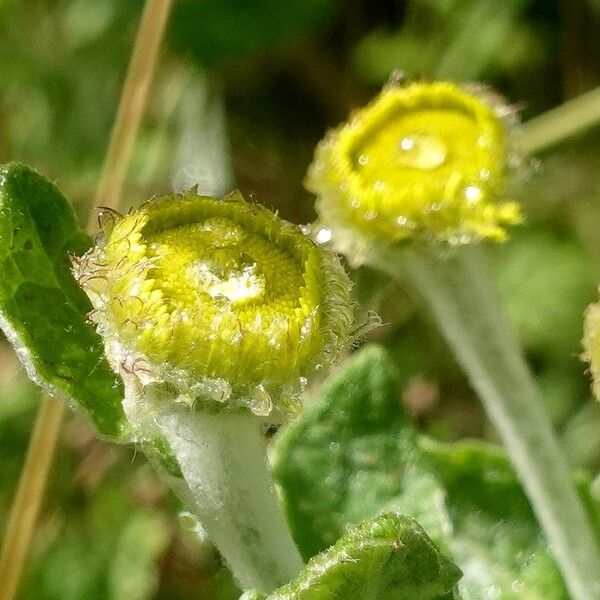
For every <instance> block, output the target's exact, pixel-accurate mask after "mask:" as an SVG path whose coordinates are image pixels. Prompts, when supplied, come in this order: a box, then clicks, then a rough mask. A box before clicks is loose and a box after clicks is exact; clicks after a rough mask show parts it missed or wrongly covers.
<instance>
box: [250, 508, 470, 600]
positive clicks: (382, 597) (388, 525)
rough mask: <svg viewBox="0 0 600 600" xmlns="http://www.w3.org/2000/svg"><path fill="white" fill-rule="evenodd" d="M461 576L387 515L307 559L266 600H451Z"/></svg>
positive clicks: (416, 530)
mask: <svg viewBox="0 0 600 600" xmlns="http://www.w3.org/2000/svg"><path fill="white" fill-rule="evenodd" d="M460 575H461V573H460V569H458V567H456V565H454V564H453V563H452V562H451V561H449V560H448V559H447V558H446V557H445V556H444V555H443V554H441V553H440V552H439V550H438V549H437V548H436V547H435V545H434V544H433V542H432V541H431V539H430V538H429V537H428V536H427V534H426V533H425V531H423V528H422V527H421V526H420V525H419V524H418V523H417V522H416V521H414V520H413V519H409V518H407V517H403V516H400V515H397V514H394V513H386V514H382V515H379V516H378V517H376V518H374V519H371V520H368V521H365V522H363V523H361V524H360V525H358V526H357V527H356V528H354V529H352V530H351V531H350V532H348V533H347V534H346V535H344V536H343V537H342V538H340V539H339V540H338V541H337V543H336V544H335V545H334V546H332V547H331V548H329V549H328V550H326V551H325V552H323V553H321V554H319V555H317V556H315V557H314V558H312V559H311V560H310V561H309V563H308V564H307V565H306V567H305V568H304V570H303V571H302V572H301V573H300V575H299V576H298V577H297V578H296V579H295V580H294V581H292V582H291V583H289V584H288V585H285V586H283V587H281V588H279V589H278V590H276V591H274V592H273V593H272V594H269V595H268V596H267V600H334V599H337V598H344V600H415V598H419V600H443V599H449V598H450V597H452V596H451V594H452V589H453V588H454V586H455V584H456V582H457V581H458V579H459V578H460ZM249 598H250V599H254V600H259V599H260V596H259V595H256V594H255V595H252V593H250V594H248V595H246V597H245V600H248V599H249Z"/></svg>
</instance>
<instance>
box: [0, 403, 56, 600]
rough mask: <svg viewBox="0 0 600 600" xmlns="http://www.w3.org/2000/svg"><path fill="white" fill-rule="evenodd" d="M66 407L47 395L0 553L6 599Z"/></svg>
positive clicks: (0, 590) (13, 589) (1, 594)
mask: <svg viewBox="0 0 600 600" xmlns="http://www.w3.org/2000/svg"><path fill="white" fill-rule="evenodd" d="M64 410H65V405H64V402H62V400H58V399H56V398H53V397H52V396H49V395H47V394H44V395H43V397H42V404H41V406H40V409H39V412H38V414H37V418H36V420H35V425H34V428H33V433H32V435H31V440H30V441H29V449H28V451H27V456H26V458H25V464H24V466H23V470H22V471H21V477H20V479H19V485H18V487H17V493H16V495H15V499H14V501H13V505H12V509H11V512H10V516H9V519H8V524H7V527H6V533H5V536H4V544H3V547H2V553H1V554H0V598H2V600H12V598H14V597H15V595H16V593H17V588H18V586H19V580H20V578H21V573H22V571H23V564H24V563H25V558H26V555H27V551H28V549H29V544H30V541H31V537H32V534H33V529H34V527H35V523H36V520H37V515H38V512H39V508H40V504H41V501H42V497H43V495H44V489H45V487H46V482H47V479H48V472H49V470H50V465H51V464H52V456H53V454H54V449H55V447H56V442H57V440H58V434H59V432H60V424H61V422H62V417H63V413H64Z"/></svg>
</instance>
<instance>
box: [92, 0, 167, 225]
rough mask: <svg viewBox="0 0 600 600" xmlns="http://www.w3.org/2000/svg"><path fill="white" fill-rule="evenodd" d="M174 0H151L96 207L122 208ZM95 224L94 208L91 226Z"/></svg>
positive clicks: (128, 71) (127, 79)
mask: <svg viewBox="0 0 600 600" xmlns="http://www.w3.org/2000/svg"><path fill="white" fill-rule="evenodd" d="M171 1H172V0H147V2H146V5H145V7H144V13H143V14H142V20H141V21H140V26H139V29H138V34H137V38H136V40H135V46H134V48H133V52H132V54H131V60H130V62H129V68H128V70H127V76H126V78H125V83H124V85H123V91H122V93H121V101H120V102H119V108H118V110H117V116H116V118H115V122H114V125H113V130H112V133H111V136H110V142H109V144H108V150H107V152H106V159H105V160H104V166H103V167H102V174H101V175H100V181H99V182H98V188H97V190H96V195H95V196H94V204H93V206H94V207H98V206H106V207H109V208H118V207H119V204H120V202H121V195H122V192H123V184H124V182H125V176H126V175H127V168H128V167H129V159H130V158H131V153H132V151H133V145H134V143H135V140H136V138H137V134H138V130H139V128H140V123H141V121H142V115H143V114H144V108H145V107H146V103H147V100H148V91H149V89H150V83H151V82H152V77H153V75H154V70H155V67H156V62H157V58H158V49H159V47H160V41H161V39H162V36H163V33H164V30H165V27H166V24H167V19H168V16H169V10H170V8H171ZM94 226H95V215H94V211H92V214H91V215H90V219H89V223H88V229H92V228H93V227H94Z"/></svg>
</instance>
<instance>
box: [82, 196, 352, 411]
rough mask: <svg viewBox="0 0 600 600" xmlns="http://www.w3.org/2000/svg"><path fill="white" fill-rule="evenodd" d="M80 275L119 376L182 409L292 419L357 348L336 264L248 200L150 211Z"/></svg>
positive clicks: (122, 224) (154, 204) (116, 235)
mask: <svg viewBox="0 0 600 600" xmlns="http://www.w3.org/2000/svg"><path fill="white" fill-rule="evenodd" d="M75 269H76V273H77V276H78V278H79V282H80V284H81V285H82V287H83V288H84V290H85V291H86V292H87V294H88V295H89V297H90V299H91V301H92V303H93V305H94V308H95V310H94V312H93V313H92V319H93V320H94V321H95V322H96V323H97V325H98V331H99V332H100V334H101V335H102V336H103V338H104V340H105V346H106V352H107V355H108V356H109V359H110V361H111V362H112V364H113V368H115V369H116V370H121V372H125V373H129V374H131V373H133V374H135V375H136V376H137V377H138V378H139V380H140V381H142V382H143V383H144V384H147V383H152V382H167V383H169V384H173V385H174V386H175V387H176V389H177V390H178V392H179V398H180V399H183V400H184V401H185V400H186V399H187V400H188V401H189V402H195V401H197V400H203V399H204V400H211V401H213V402H227V404H228V405H238V406H239V405H244V406H248V407H249V408H250V409H251V410H252V411H253V412H254V413H256V414H259V415H267V414H269V413H270V412H271V409H272V407H273V402H274V403H275V404H276V406H277V408H278V409H284V408H289V407H290V406H291V403H292V402H293V401H294V400H295V398H296V397H297V395H298V393H299V391H300V390H301V389H302V387H303V383H304V382H305V381H306V378H307V377H309V376H310V375H311V374H312V373H313V372H314V371H315V370H316V369H318V368H320V367H322V366H323V365H326V364H328V363H329V362H331V360H332V358H333V357H335V355H336V354H337V351H338V350H339V348H340V346H341V345H342V344H343V343H345V342H346V341H347V340H348V337H349V328H350V325H351V322H352V303H351V300H350V296H349V289H350V287H351V286H350V281H349V279H348V277H347V276H346V274H345V272H344V270H343V268H342V267H341V265H340V263H339V261H338V260H337V258H335V257H334V256H333V255H332V254H331V253H329V252H327V251H325V250H323V249H322V248H319V247H318V246H316V245H315V244H313V243H312V242H311V241H310V240H309V239H308V238H307V237H306V236H304V235H303V234H302V233H301V232H300V231H299V230H298V228H296V227H294V226H293V225H291V224H289V223H287V222H285V221H283V220H282V219H279V218H278V217H277V216H275V215H274V214H273V213H271V212H270V211H268V210H267V209H265V208H263V207H260V206H257V205H254V204H249V203H247V202H245V201H244V200H243V198H242V197H241V195H240V194H239V193H235V194H232V195H230V196H228V197H226V198H225V199H223V200H218V199H214V198H210V197H207V196H198V195H196V194H194V193H188V194H185V195H183V196H166V197H162V198H158V199H155V200H152V201H150V202H148V203H147V204H145V205H144V206H142V207H141V208H140V209H139V210H137V211H135V212H133V213H131V214H130V215H128V216H125V217H123V218H120V219H118V220H117V221H116V222H114V223H111V224H110V228H107V230H106V231H105V232H104V235H102V236H101V237H100V239H99V241H98V243H97V245H96V246H95V247H94V248H93V249H92V250H90V251H89V252H88V253H87V254H85V255H84V256H83V257H82V258H81V259H80V260H79V261H77V263H76V267H75ZM280 399H281V400H280Z"/></svg>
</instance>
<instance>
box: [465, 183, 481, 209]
mask: <svg viewBox="0 0 600 600" xmlns="http://www.w3.org/2000/svg"><path fill="white" fill-rule="evenodd" d="M482 196H483V192H482V191H481V188H479V187H478V186H476V185H468V186H467V187H466V188H465V197H466V198H467V201H468V202H469V204H470V205H471V206H472V205H474V204H477V202H479V201H480V200H481V197H482Z"/></svg>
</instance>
